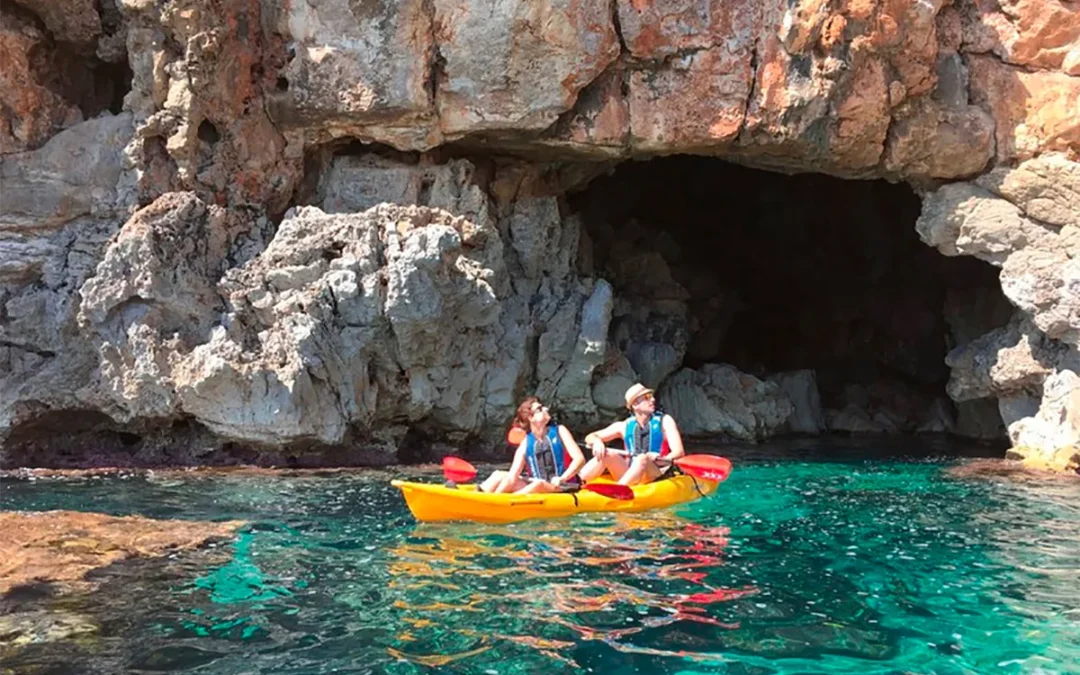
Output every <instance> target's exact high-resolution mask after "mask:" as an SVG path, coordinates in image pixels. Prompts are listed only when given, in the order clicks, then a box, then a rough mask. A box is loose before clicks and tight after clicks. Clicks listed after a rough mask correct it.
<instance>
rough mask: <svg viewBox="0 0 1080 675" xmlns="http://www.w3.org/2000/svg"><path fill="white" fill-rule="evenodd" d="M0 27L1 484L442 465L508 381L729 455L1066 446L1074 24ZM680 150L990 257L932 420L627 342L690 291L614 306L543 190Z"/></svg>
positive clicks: (388, 11) (246, 14)
mask: <svg viewBox="0 0 1080 675" xmlns="http://www.w3.org/2000/svg"><path fill="white" fill-rule="evenodd" d="M0 19H2V22H0V54H2V55H3V56H4V62H5V63H6V64H9V65H10V66H11V67H9V68H7V67H6V68H4V69H3V73H0V84H3V85H4V86H3V87H0V91H2V92H3V93H2V96H3V101H2V103H3V105H0V180H2V185H0V189H2V191H3V200H2V203H0V317H2V321H0V437H2V438H3V439H4V445H5V448H6V450H7V453H6V455H5V458H4V460H3V461H4V462H5V463H7V464H11V463H13V462H14V463H29V464H34V463H37V462H39V461H51V460H45V459H44V458H45V457H49V456H52V457H55V456H56V452H57V451H59V450H60V449H61V448H67V451H68V452H69V453H72V456H77V455H80V454H81V455H82V456H83V458H84V459H85V458H86V457H90V456H91V455H92V453H93V452H95V450H94V449H95V448H99V447H101V446H103V445H112V446H115V447H117V448H120V449H121V452H122V451H123V448H125V447H130V448H131V449H132V453H134V454H139V455H141V457H142V459H143V460H145V461H148V462H149V461H152V460H160V459H162V458H166V457H172V458H174V459H175V458H176V457H178V456H182V457H183V459H184V461H185V462H195V463H197V462H199V461H201V460H205V459H206V458H214V457H220V456H221V453H222V450H223V448H225V447H226V444H232V445H229V446H228V447H229V449H227V450H225V454H228V453H230V452H232V453H237V454H243V453H248V454H247V455H245V456H244V458H245V459H251V458H252V454H251V453H254V454H255V455H259V454H260V453H263V454H265V453H269V454H273V453H281V452H285V453H286V454H288V453H292V452H294V451H295V452H299V453H301V454H303V453H308V454H310V453H327V452H330V451H331V450H330V449H332V448H336V449H337V450H334V452H344V453H345V454H346V455H347V454H348V453H349V452H354V453H358V452H360V450H357V448H377V447H382V448H398V447H403V445H404V444H405V441H406V440H407V439H408V438H409V437H410V436H412V437H416V438H422V439H429V440H439V441H448V442H450V443H454V444H460V443H463V442H466V441H468V440H469V439H475V438H477V437H480V436H482V435H483V434H484V433H488V434H491V435H493V436H497V435H498V434H499V432H500V431H501V428H502V426H503V424H504V423H505V421H506V418H507V416H508V414H509V412H510V410H511V408H512V405H513V403H514V401H515V400H516V399H517V398H518V397H519V396H521V395H522V394H523V393H525V392H526V391H529V392H532V391H536V392H538V393H539V394H540V395H541V396H544V397H545V398H547V399H548V400H550V401H552V402H553V403H554V404H555V405H556V406H557V407H558V410H559V412H560V415H561V416H562V418H563V419H565V420H566V421H574V420H577V421H581V422H586V421H588V422H595V421H596V420H597V419H598V418H606V417H609V416H610V415H612V414H615V408H616V406H617V402H618V397H617V393H618V391H619V388H620V387H623V386H624V385H625V384H626V383H627V382H628V381H630V380H633V379H646V380H649V381H650V384H654V385H663V386H665V387H667V388H668V390H672V388H673V387H676V388H677V389H676V390H672V394H671V399H672V400H673V401H682V402H686V403H685V406H684V407H685V408H686V409H685V410H681V411H678V412H680V414H681V417H684V418H686V419H687V422H688V424H690V426H692V427H694V428H695V429H697V430H699V431H710V432H711V431H720V432H723V433H727V434H730V435H733V436H736V437H740V438H762V437H767V436H768V435H770V434H773V433H777V432H780V431H785V430H786V431H802V432H813V431H815V430H816V431H820V430H822V429H827V430H833V429H848V430H864V431H883V430H888V429H890V428H895V429H904V430H911V429H914V428H924V429H926V430H939V431H940V430H949V429H950V427H951V428H952V429H953V430H962V429H967V430H968V432H970V434H971V435H977V436H978V435H990V436H992V435H994V434H995V433H996V432H995V425H996V424H997V423H998V422H1004V423H1005V425H1007V428H1008V434H1009V437H1010V439H1011V441H1012V443H1013V444H1014V446H1016V448H1017V451H1018V452H1022V453H1024V454H1025V455H1026V456H1030V457H1036V456H1042V457H1051V456H1055V457H1057V456H1066V455H1069V453H1070V450H1069V448H1073V447H1075V446H1076V445H1077V444H1078V442H1080V383H1078V379H1080V378H1078V376H1077V372H1080V371H1078V365H1077V349H1078V341H1080V309H1078V307H1077V302H1078V301H1077V298H1078V297H1080V286H1078V284H1080V281H1078V280H1080V271H1078V268H1077V226H1078V223H1077V221H1076V217H1077V216H1076V214H1077V213H1080V208H1078V207H1080V203H1078V201H1080V197H1078V195H1080V170H1078V164H1077V161H1076V160H1077V152H1078V150H1080V122H1078V120H1080V47H1078V44H1080V12H1078V11H1077V9H1076V8H1075V7H1074V6H1073V5H1072V3H1068V2H1061V1H1058V0H1049V1H1047V2H1027V1H1025V0H958V1H956V2H951V3H950V2H945V1H944V0H934V1H933V2H923V3H909V2H893V1H891V0H865V1H854V0H852V1H843V2H833V3H826V2H822V1H820V0H800V1H798V2H794V3H790V2H786V1H784V0H735V1H728V2H720V1H718V0H717V1H710V0H703V1H701V2H676V3H674V4H672V3H654V2H638V1H636V0H635V1H634V2H631V1H630V0H616V1H615V2H612V3H610V4H608V3H599V4H596V3H591V4H590V3H569V2H564V1H563V0H546V1H544V2H521V1H516V0H500V2H496V3H494V4H492V3H478V2H471V1H470V2H452V3H450V2H442V1H441V0H435V2H422V1H420V0H415V1H412V0H410V1H408V2H401V3H383V4H375V5H366V4H365V5H359V4H357V3H351V4H350V3H345V2H335V1H331V2H328V3H320V4H319V5H318V6H314V5H309V4H304V3H274V2H259V3H254V2H245V1H242V0H226V1H225V2H222V3H216V4H214V3H206V2H203V1H202V0H165V1H163V2H157V3H148V2H140V1H137V0H121V1H120V2H117V3H114V2H111V1H109V0H106V1H105V2H102V3H91V4H87V3H85V2H80V1H79V0H33V1H31V0H25V1H20V2H19V3H18V4H11V3H9V4H8V5H5V6H4V8H3V10H2V11H0ZM88 82H93V83H94V84H95V86H94V87H90V88H87V87H86V86H85V83H88ZM80 83H82V84H80ZM121 99H122V102H121ZM677 153H687V154H696V155H709V156H716V157H722V158H724V159H727V160H729V161H735V162H739V163H742V164H745V165H750V166H756V167H761V168H767V169H777V170H784V171H815V172H825V173H829V174H832V175H836V176H841V177H848V178H873V177H884V178H888V179H889V180H893V181H897V180H902V181H907V182H908V183H910V184H911V185H912V186H914V187H915V188H916V189H917V190H918V191H919V193H920V195H922V196H923V197H924V208H923V215H922V217H921V219H920V221H919V225H918V231H919V234H920V236H921V237H923V239H924V240H925V241H926V243H927V244H929V245H931V246H934V247H936V248H937V249H938V250H940V251H941V252H942V253H944V254H946V255H967V256H974V257H977V258H979V259H980V260H983V261H986V262H987V263H988V264H991V265H995V266H997V267H999V268H1000V269H1001V286H1002V290H1003V292H1004V294H1005V297H1006V298H1007V299H1008V302H1009V303H1010V304H1011V306H1012V307H1013V308H1014V310H1015V312H1014V313H1015V317H1014V319H1013V320H1012V321H1011V322H1009V323H1008V324H1007V325H1004V326H1003V325H1001V324H1000V323H999V322H995V323H994V325H992V326H991V325H984V324H981V323H980V322H971V321H967V325H966V328H965V327H959V328H955V329H954V330H953V335H954V336H959V335H962V334H964V335H966V337H965V339H964V340H962V341H960V342H961V344H958V345H957V349H956V350H954V351H953V352H952V353H951V354H950V355H949V356H948V359H947V363H948V366H949V367H950V368H952V370H953V378H952V381H951V382H950V385H949V388H948V395H949V397H950V398H951V399H952V401H953V403H955V404H956V407H957V410H958V417H957V419H956V420H952V419H951V417H950V415H951V413H948V414H946V413H942V414H937V413H933V414H931V413H930V412H929V409H927V410H924V411H922V413H920V414H921V415H922V417H921V418H920V421H918V422H913V421H912V420H898V419H896V418H895V415H892V414H890V411H889V410H886V409H880V410H870V409H868V408H867V407H866V406H863V407H861V408H860V407H859V406H857V405H856V407H855V408H850V406H848V407H843V408H839V409H836V410H832V411H822V410H820V409H819V408H820V401H819V402H818V403H816V404H815V402H814V401H815V396H814V394H815V390H816V384H815V383H814V374H813V373H809V372H803V373H799V372H790V373H770V374H768V375H767V376H766V375H762V377H758V376H757V375H753V374H748V373H745V372H744V373H738V372H735V373H732V372H731V371H730V370H729V368H730V365H729V364H724V363H703V364H701V365H700V367H695V368H693V369H686V368H685V367H684V366H685V363H684V361H685V358H686V354H687V353H688V351H690V352H692V351H693V338H695V337H696V336H695V335H689V334H685V333H684V332H679V331H668V332H667V333H665V330H666V328H663V326H668V327H670V326H673V325H675V324H674V323H672V322H670V321H669V322H668V323H662V324H661V328H658V329H656V331H655V334H647V331H646V332H642V331H643V330H644V329H643V328H642V327H641V326H642V325H644V324H646V323H648V321H651V320H652V319H650V316H652V317H653V318H655V315H656V314H657V313H659V314H663V315H664V316H667V317H672V316H676V314H677V311H676V310H675V309H673V307H676V306H679V303H683V306H685V304H686V298H685V297H682V296H681V295H680V293H687V292H689V291H688V290H687V289H686V288H683V287H681V286H680V284H678V283H677V282H673V283H672V284H671V285H669V286H668V288H669V289H670V290H671V295H670V296H668V297H663V298H660V297H656V298H653V300H656V301H657V302H658V303H659V304H655V305H654V306H652V307H651V309H649V312H653V314H652V315H650V314H649V312H645V314H644V315H643V316H642V317H639V318H638V319H635V320H633V321H631V320H623V319H621V317H625V316H629V315H630V314H632V313H633V312H631V311H630V310H628V309H627V308H626V303H625V300H626V298H625V297H622V296H620V294H619V293H617V292H616V291H615V289H613V287H612V284H611V283H610V282H611V281H612V279H607V278H605V277H604V276H603V274H602V273H600V271H598V270H594V269H592V268H591V266H592V262H591V261H592V260H593V259H594V256H593V255H592V252H591V250H590V247H591V246H592V242H591V239H590V238H589V236H587V233H586V234H583V226H582V223H581V221H580V218H578V217H577V216H576V214H575V213H573V212H572V210H571V209H568V208H567V199H566V195H567V193H568V191H570V190H573V189H579V188H581V187H582V186H584V185H586V184H588V183H589V181H590V180H592V179H593V178H595V177H596V176H598V175H600V174H602V173H603V172H605V171H607V170H609V169H610V168H611V167H613V166H614V165H615V164H616V163H617V162H619V161H623V160H627V159H644V158H648V157H653V156H660V155H671V154H677ZM953 180H961V181H962V182H957V183H947V182H946V181H953ZM658 255H659V254H658ZM660 257H661V258H662V256H660ZM652 260H656V258H655V257H654V258H652ZM661 262H663V261H662V260H661ZM649 269H650V270H651V272H650V274H651V273H653V272H656V273H658V274H660V275H661V277H662V276H663V273H664V272H663V268H662V267H661V266H660V265H659V264H658V265H656V266H654V267H652V268H649ZM650 278H660V277H650ZM661 280H662V279H661ZM665 283H666V282H665ZM972 297H974V296H972ZM969 300H970V302H971V303H974V304H969V305H965V302H968V301H969ZM975 304H978V303H977V302H976V300H974V299H972V298H968V299H967V300H965V299H964V298H962V297H961V296H956V297H955V298H954V300H953V309H954V310H957V311H953V310H949V309H945V310H944V311H945V312H946V313H947V314H949V315H950V316H952V317H954V318H955V320H954V321H953V323H954V324H957V326H959V325H960V324H964V323H965V321H966V319H964V309H965V307H967V308H969V309H970V310H971V311H972V312H976V313H977V312H979V311H981V310H979V309H978V308H976V307H975ZM937 309H938V308H935V311H937ZM653 310H656V311H653ZM680 311H681V310H680ZM628 312H629V314H628ZM613 317H615V318H619V319H620V320H619V321H613ZM635 321H637V323H635ZM957 322H959V323H957ZM691 323H692V322H691ZM687 325H689V324H687ZM619 326H630V327H631V333H630V334H628V335H622V334H619V333H618V331H619V330H622V329H620V328H619ZM990 328H994V332H992V333H991V334H989V335H986V336H985V337H981V336H982V335H983V334H984V333H986V331H987V330H988V329H990ZM635 331H637V332H635ZM624 347H625V348H626V349H625V350H624V349H623V348H624ZM681 367H682V368H681ZM759 375H761V374H760V373H759ZM679 392H681V393H679ZM945 403H947V402H945ZM673 405H682V404H681V403H680V404H673ZM874 405H877V404H874ZM934 405H936V406H938V408H939V409H942V406H943V405H944V403H935V404H934ZM871 407H872V406H871ZM714 408H715V411H714V412H708V411H709V410H713V409H714ZM995 408H996V409H997V412H995V410H994V409H995ZM965 410H966V411H967V414H966V417H965V413H964V411H965ZM826 413H827V414H826ZM923 413H926V414H923ZM965 419H966V420H967V421H966V422H965V421H964V420H965ZM966 433H967V432H966ZM343 448H344V449H345V450H344V451H342V449H343ZM90 461H91V462H92V460H90ZM1066 464H1067V462H1066Z"/></svg>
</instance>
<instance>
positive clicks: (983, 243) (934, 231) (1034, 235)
mask: <svg viewBox="0 0 1080 675" xmlns="http://www.w3.org/2000/svg"><path fill="white" fill-rule="evenodd" d="M915 229H916V230H917V231H918V233H919V236H920V237H921V238H922V240H923V241H924V242H925V243H927V244H929V245H930V246H934V247H935V248H937V249H938V250H939V251H941V252H942V253H944V254H945V255H972V256H975V257H977V258H980V259H982V260H985V261H986V262H988V263H991V264H993V265H996V266H998V267H1001V266H1002V265H1004V264H1005V261H1006V259H1008V257H1009V256H1010V255H1012V254H1013V253H1015V252H1016V251H1018V250H1022V249H1025V248H1027V247H1028V246H1032V247H1034V248H1037V249H1041V250H1049V249H1053V248H1056V247H1057V243H1056V241H1057V238H1058V235H1057V233H1056V232H1055V231H1054V230H1053V229H1051V228H1048V227H1046V226H1045V225H1043V224H1042V223H1039V222H1036V221H1033V220H1031V219H1029V218H1026V217H1024V215H1023V214H1022V213H1021V211H1020V209H1019V208H1017V207H1016V206H1015V205H1014V204H1012V203H1011V202H1008V201H1005V200H1004V199H1000V198H997V197H995V196H994V195H992V194H991V193H990V192H988V191H986V190H984V189H982V188H980V187H978V186H976V185H973V184H971V183H950V184H948V185H944V186H942V187H941V188H939V189H938V190H936V191H935V192H932V193H930V194H928V195H927V196H926V200H925V201H924V203H923V212H922V215H920V216H919V220H918V222H917V223H916V226H915Z"/></svg>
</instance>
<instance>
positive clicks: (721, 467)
mask: <svg viewBox="0 0 1080 675" xmlns="http://www.w3.org/2000/svg"><path fill="white" fill-rule="evenodd" d="M675 464H676V465H677V466H678V467H679V468H680V469H682V470H683V471H685V472H686V473H688V474H690V475H691V476H694V477H695V478H704V479H705V480H714V481H716V482H718V483H719V482H720V481H723V480H726V479H727V477H728V476H729V475H730V474H731V461H730V460H728V459H727V458H726V457H717V456H716V455H687V456H685V457H680V458H679V459H676V460H675Z"/></svg>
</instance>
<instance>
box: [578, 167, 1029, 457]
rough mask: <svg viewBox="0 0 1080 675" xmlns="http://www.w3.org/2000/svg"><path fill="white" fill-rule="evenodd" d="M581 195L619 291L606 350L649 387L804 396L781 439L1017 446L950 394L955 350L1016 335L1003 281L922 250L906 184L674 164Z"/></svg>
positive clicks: (588, 258) (623, 175) (592, 238)
mask: <svg viewBox="0 0 1080 675" xmlns="http://www.w3.org/2000/svg"><path fill="white" fill-rule="evenodd" d="M568 197H569V203H570V206H571V208H572V209H573V210H574V211H575V212H576V213H578V214H579V216H580V218H581V220H582V223H583V228H582V229H583V231H584V232H585V234H586V235H587V236H586V237H585V238H584V243H585V245H584V246H583V248H582V258H583V265H585V266H586V268H588V267H589V266H590V263H591V269H587V270H585V271H586V272H589V273H592V274H595V275H596V276H599V277H603V278H605V279H608V280H609V281H611V283H612V286H613V287H614V289H615V296H616V300H615V308H614V311H613V315H612V323H611V329H610V336H609V337H610V343H611V344H612V345H613V346H614V347H616V348H617V350H618V351H617V352H615V353H616V355H617V358H624V357H625V360H626V361H628V362H629V363H630V365H631V366H632V367H633V369H634V371H635V373H634V374H636V376H637V377H638V378H640V379H642V380H644V381H646V382H647V383H648V384H649V385H650V386H654V387H655V386H657V385H660V384H661V383H662V382H665V381H666V382H671V378H672V377H678V375H679V374H678V372H677V371H678V370H679V369H682V368H690V369H695V370H698V371H699V372H705V371H709V370H710V369H712V370H714V371H715V369H716V368H717V366H714V365H711V364H727V365H728V366H734V368H737V369H738V371H742V373H746V374H750V375H753V376H754V377H755V378H759V379H761V380H763V381H770V380H771V381H773V382H776V383H778V384H780V385H781V387H784V388H785V389H787V390H790V391H791V394H792V400H794V399H796V398H802V399H806V400H803V401H801V402H800V401H796V402H795V403H796V407H797V408H801V409H800V410H798V411H797V415H795V416H793V417H792V418H790V420H789V421H788V422H786V423H785V424H784V425H783V428H781V429H777V430H776V432H775V433H784V432H806V433H828V432H868V433H888V434H912V433H919V432H947V433H954V434H957V435H960V436H967V437H975V438H981V439H987V440H989V439H1000V438H1003V437H1004V429H1003V427H1002V425H1001V419H1000V415H999V414H998V412H997V406H996V401H993V400H984V401H977V402H972V403H964V404H960V406H957V405H956V404H954V403H953V402H952V401H951V400H950V399H949V398H948V396H947V395H946V392H945V387H946V383H947V382H948V378H949V368H948V367H947V366H946V364H945V356H946V354H947V353H948V351H949V350H950V349H951V348H952V347H954V346H956V345H957V344H960V343H964V342H967V341H968V340H970V339H973V338H974V337H977V336H978V335H979V334H981V333H982V332H985V331H988V330H991V329H992V328H995V327H998V326H1000V325H1004V324H1005V323H1006V322H1007V321H1008V318H1009V316H1010V314H1011V309H1010V307H1009V304H1008V302H1007V300H1006V299H1005V297H1004V295H1003V294H1002V292H1001V289H1000V285H999V283H998V279H997V271H996V270H995V268H993V267H991V266H990V265H987V264H985V263H983V262H980V261H978V260H975V259H973V258H967V257H958V258H947V257H944V256H942V255H940V254H939V253H938V252H937V251H935V250H934V249H932V248H930V247H928V246H926V245H925V244H923V243H922V242H921V241H920V240H919V238H918V235H917V233H916V230H915V221H916V219H917V218H918V216H919V212H920V199H919V197H918V196H917V195H916V194H915V193H914V192H913V190H912V189H911V188H910V187H909V186H908V185H906V184H894V183H889V182H886V181H884V180H845V179H839V178H834V177H830V176H826V175H821V174H798V175H787V174H781V173H774V172H768V171H760V170H754V169H749V168H745V167H743V166H740V165H736V164H731V163H728V162H725V161H722V160H719V159H713V158H703V157H688V156H676V157H668V158H661V159H653V160H649V161H631V162H625V163H623V164H621V165H619V166H618V167H616V168H615V169H614V170H613V171H611V172H610V173H608V174H607V175H605V176H602V177H600V178H597V179H595V180H593V181H591V182H590V183H589V184H588V185H587V186H585V187H584V188H583V189H581V190H580V191H578V192H576V193H573V194H571V195H568ZM612 351H614V350H612ZM607 365H608V367H609V369H610V368H613V367H614V368H617V367H618V366H617V365H614V366H613V365H612V364H607ZM793 371H804V372H801V373H800V372H793ZM806 371H809V372H806ZM785 373H786V375H784V374H785ZM682 375H684V376H685V375H686V373H683V374H682ZM698 377H699V380H700V377H701V376H700V375H699V376H698ZM808 386H809V387H810V388H813V387H815V386H816V394H815V393H814V392H812V391H807V389H808ZM661 396H663V389H662V388H661ZM815 397H816V398H817V399H818V400H819V401H820V404H819V406H818V407H819V410H820V412H817V411H814V410H807V409H806V407H807V406H808V405H809V406H810V407H811V408H813V407H814V404H813V401H811V400H809V399H813V398H815ZM661 402H662V403H663V400H662V401H661ZM815 427H816V429H815ZM756 433H759V434H760V433H766V434H771V433H774V432H772V431H768V430H761V429H759V430H758V432H756Z"/></svg>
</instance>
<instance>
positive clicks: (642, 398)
mask: <svg viewBox="0 0 1080 675" xmlns="http://www.w3.org/2000/svg"><path fill="white" fill-rule="evenodd" d="M655 398H656V397H655V396H653V395H652V394H642V395H641V396H638V397H637V398H635V399H634V402H633V403H632V404H631V405H637V404H638V403H641V402H642V401H652V400H655Z"/></svg>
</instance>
